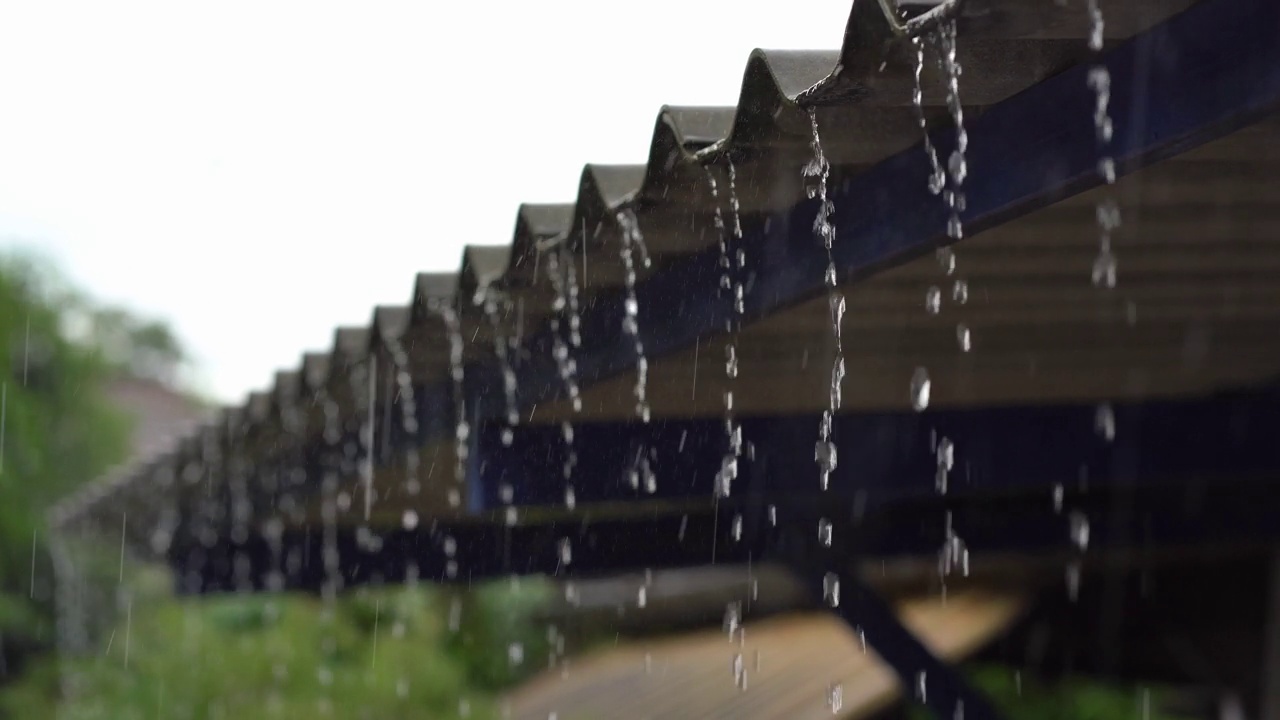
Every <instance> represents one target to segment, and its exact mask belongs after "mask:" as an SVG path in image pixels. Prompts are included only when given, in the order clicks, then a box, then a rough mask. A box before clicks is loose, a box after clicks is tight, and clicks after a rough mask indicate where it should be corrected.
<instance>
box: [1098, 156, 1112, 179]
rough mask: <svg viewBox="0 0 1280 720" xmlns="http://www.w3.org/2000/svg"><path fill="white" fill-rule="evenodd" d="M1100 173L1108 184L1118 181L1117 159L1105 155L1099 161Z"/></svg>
mask: <svg viewBox="0 0 1280 720" xmlns="http://www.w3.org/2000/svg"><path fill="white" fill-rule="evenodd" d="M1098 175H1100V176H1101V177H1102V179H1103V181H1105V182H1106V183H1107V184H1108V185H1111V184H1113V183H1115V181H1116V161H1115V160H1112V159H1111V158H1109V157H1104V158H1102V159H1101V160H1099V161H1098Z"/></svg>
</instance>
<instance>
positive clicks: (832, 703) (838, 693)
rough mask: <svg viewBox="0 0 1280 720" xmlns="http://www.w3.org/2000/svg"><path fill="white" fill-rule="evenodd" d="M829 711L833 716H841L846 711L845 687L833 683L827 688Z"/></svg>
mask: <svg viewBox="0 0 1280 720" xmlns="http://www.w3.org/2000/svg"><path fill="white" fill-rule="evenodd" d="M827 709H829V710H830V711H831V714H832V715H839V714H840V712H841V711H842V710H843V709H844V686H843V685H841V684H840V683H833V684H831V685H830V686H828V687H827Z"/></svg>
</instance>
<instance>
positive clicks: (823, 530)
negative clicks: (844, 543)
mask: <svg viewBox="0 0 1280 720" xmlns="http://www.w3.org/2000/svg"><path fill="white" fill-rule="evenodd" d="M818 542H820V543H822V546H823V547H831V521H830V520H828V519H826V518H822V519H821V520H819V521H818Z"/></svg>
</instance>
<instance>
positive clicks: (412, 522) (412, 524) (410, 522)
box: [400, 510, 418, 531]
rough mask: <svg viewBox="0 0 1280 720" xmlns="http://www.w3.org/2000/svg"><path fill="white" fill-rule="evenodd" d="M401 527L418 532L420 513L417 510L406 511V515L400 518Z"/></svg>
mask: <svg viewBox="0 0 1280 720" xmlns="http://www.w3.org/2000/svg"><path fill="white" fill-rule="evenodd" d="M400 526H401V527H403V528H404V529H405V530H410V531H412V530H416V529H417V527H418V513H417V511H415V510H405V511H404V515H402V516H401V517H400Z"/></svg>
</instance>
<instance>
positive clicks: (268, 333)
mask: <svg viewBox="0 0 1280 720" xmlns="http://www.w3.org/2000/svg"><path fill="white" fill-rule="evenodd" d="M850 4H851V3H850V2H849V0H790V1H789V2H779V1H777V0H775V1H773V2H752V1H750V0H692V1H690V0H649V1H647V2H644V3H600V2H596V1H587V0H584V1H581V2H575V1H574V0H544V1H542V2H517V1H516V0H510V1H509V2H480V1H479V0H477V1H476V2H459V3H452V2H450V3H446V2H440V1H439V0H416V1H415V2H381V1H374V0H362V1H360V2H354V1H352V2H345V3H336V2H318V1H317V0H307V1H305V2H272V1H268V0H249V1H245V2H242V1H240V0H230V1H228V0H221V1H220V2H216V3H215V2H205V3H195V2H175V1H174V0H155V1H154V2H146V1H143V0H115V1H114V2H109V3H107V2H99V1H96V0H86V1H85V2H62V1H59V0H39V1H28V2H22V1H20V0H10V1H9V2H4V3H0V248H9V247H25V248H34V249H36V250H37V251H39V252H42V253H43V254H45V255H47V256H49V257H50V258H52V259H53V260H54V261H55V262H57V263H58V264H59V265H60V266H61V268H62V269H63V270H64V271H65V272H66V273H67V274H68V275H69V276H70V278H71V280H72V281H73V282H75V283H76V284H78V285H79V286H81V287H82V288H84V289H86V290H87V291H88V292H90V293H91V294H92V295H94V296H95V297H97V298H99V299H101V300H106V301H110V302H115V303H122V304H125V305H127V306H129V307H131V308H133V309H134V310H136V311H139V312H141V313H143V314H147V315H153V316H157V317H160V318H162V319H165V320H167V321H169V322H170V323H171V324H172V326H173V327H174V329H175V330H176V331H177V333H178V334H179V336H180V337H181V338H182V339H183V340H184V341H185V342H186V344H187V346H188V347H189V348H190V349H191V350H192V352H193V353H194V355H195V359H196V362H197V365H198V369H199V373H200V380H199V382H200V384H201V387H202V389H203V390H205V391H206V392H208V393H210V394H211V395H212V396H214V397H215V398H217V399H220V400H226V401H235V400H239V399H241V398H242V397H243V395H244V393H246V392H247V391H249V390H251V389H256V388H261V387H266V386H267V385H268V384H269V383H270V380H271V378H272V374H273V373H274V371H275V370H277V369H280V368H289V367H296V366H297V364H298V362H299V359H300V357H301V354H302V353H303V352H304V351H306V350H314V349H325V348H327V347H329V345H330V343H331V339H332V334H333V329H334V328H335V327H336V326H337V325H340V324H362V323H367V322H368V320H369V318H370V315H371V313H372V309H373V306H374V305H375V304H379V303H405V302H407V301H408V299H409V297H410V291H411V288H412V280H413V276H414V273H416V272H418V271H420V270H453V269H456V268H457V267H458V264H459V253H460V251H461V248H462V246H463V244H465V243H472V244H497V243H505V242H509V241H510V238H511V231H512V228H513V225H514V222H515V213H516V207H517V206H518V204H519V203H520V202H522V201H529V202H565V201H569V200H571V199H572V198H573V197H574V194H575V192H576V189H577V182H578V176H579V173H580V172H581V169H582V165H583V164H584V163H586V162H602V163H622V162H634V163H639V162H643V161H644V159H645V151H646V150H647V148H648V145H649V140H650V136H651V134H652V130H653V122H654V118H655V117H656V113H657V111H658V109H659V107H660V106H661V105H662V104H663V103H669V104H684V105H732V104H735V103H736V101H737V93H738V89H739V86H740V82H741V77H742V71H743V69H744V67H745V63H746V58H747V55H748V53H749V52H750V51H751V49H752V48H753V47H777V48H796V49H801V48H836V47H838V46H839V44H840V39H841V36H842V33H843V28H844V22H845V20H846V18H847V14H848V11H849V6H850Z"/></svg>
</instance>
